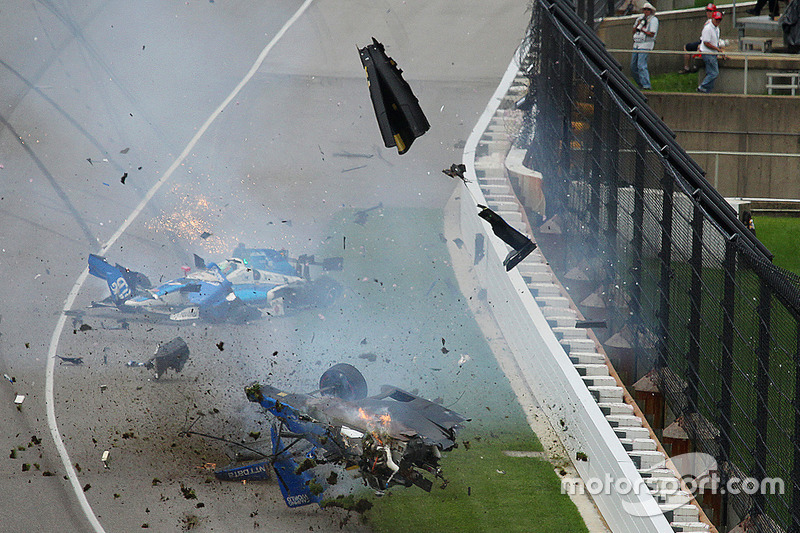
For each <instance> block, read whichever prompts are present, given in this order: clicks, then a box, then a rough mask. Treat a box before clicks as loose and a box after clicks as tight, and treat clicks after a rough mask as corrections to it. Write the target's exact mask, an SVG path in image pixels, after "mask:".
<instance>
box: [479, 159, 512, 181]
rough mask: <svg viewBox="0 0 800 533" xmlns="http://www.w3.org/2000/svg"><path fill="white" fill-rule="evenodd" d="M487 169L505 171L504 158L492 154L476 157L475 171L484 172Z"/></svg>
mask: <svg viewBox="0 0 800 533" xmlns="http://www.w3.org/2000/svg"><path fill="white" fill-rule="evenodd" d="M488 169H498V170H501V171H502V170H504V169H505V160H504V158H502V157H498V156H497V155H494V154H492V155H485V156H482V157H478V158H476V159H475V170H483V171H486V170H488ZM479 181H480V178H479Z"/></svg>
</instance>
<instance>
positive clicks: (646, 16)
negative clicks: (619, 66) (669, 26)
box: [631, 2, 658, 89]
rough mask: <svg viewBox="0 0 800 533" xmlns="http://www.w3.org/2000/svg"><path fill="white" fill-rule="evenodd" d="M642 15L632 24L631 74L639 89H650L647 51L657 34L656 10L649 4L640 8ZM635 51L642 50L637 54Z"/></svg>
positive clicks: (651, 47)
mask: <svg viewBox="0 0 800 533" xmlns="http://www.w3.org/2000/svg"><path fill="white" fill-rule="evenodd" d="M642 11H644V13H643V14H641V15H639V17H638V18H637V19H636V22H635V23H634V24H633V55H632V56H631V74H632V75H633V81H635V82H636V85H638V86H639V87H640V88H641V89H650V72H649V71H648V70H647V56H648V52H647V50H652V49H653V48H654V47H655V45H656V35H657V34H658V18H656V16H655V12H656V8H655V7H653V4H651V3H650V2H645V4H644V6H642ZM637 50H644V51H643V52H637Z"/></svg>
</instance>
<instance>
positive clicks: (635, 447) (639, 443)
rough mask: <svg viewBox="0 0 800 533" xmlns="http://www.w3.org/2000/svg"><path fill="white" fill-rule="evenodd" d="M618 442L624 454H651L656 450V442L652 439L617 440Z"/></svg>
mask: <svg viewBox="0 0 800 533" xmlns="http://www.w3.org/2000/svg"><path fill="white" fill-rule="evenodd" d="M619 441H620V442H621V443H622V447H623V448H625V451H626V452H634V451H637V452H638V451H647V452H653V451H655V450H656V441H654V440H653V439H619Z"/></svg>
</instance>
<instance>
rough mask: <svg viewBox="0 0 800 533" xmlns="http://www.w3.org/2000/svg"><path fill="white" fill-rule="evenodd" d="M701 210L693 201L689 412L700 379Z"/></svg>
mask: <svg viewBox="0 0 800 533" xmlns="http://www.w3.org/2000/svg"><path fill="white" fill-rule="evenodd" d="M703 218H704V217H703V210H702V209H700V204H698V203H697V202H696V201H695V202H694V212H693V214H692V257H691V259H689V266H690V267H691V269H692V282H691V288H690V289H689V303H690V306H691V311H690V314H689V352H688V353H687V354H686V363H687V364H686V388H687V391H686V392H687V394H686V398H687V401H688V405H687V409H688V412H690V413H696V412H698V408H697V407H698V404H697V389H698V385H699V381H700V320H701V316H702V315H701V311H702V303H703Z"/></svg>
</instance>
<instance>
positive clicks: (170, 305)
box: [89, 247, 342, 323]
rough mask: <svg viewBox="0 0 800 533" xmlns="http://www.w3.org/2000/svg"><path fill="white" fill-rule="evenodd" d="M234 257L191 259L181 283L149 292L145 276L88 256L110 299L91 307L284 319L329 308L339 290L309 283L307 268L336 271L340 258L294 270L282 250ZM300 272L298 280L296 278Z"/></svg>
mask: <svg viewBox="0 0 800 533" xmlns="http://www.w3.org/2000/svg"><path fill="white" fill-rule="evenodd" d="M234 252H236V253H240V254H241V255H242V258H240V257H234V258H231V259H226V260H224V261H221V262H220V263H208V264H206V263H205V261H204V260H203V259H202V258H200V257H198V256H197V255H195V267H196V269H197V270H195V271H194V272H190V273H187V274H186V276H184V277H182V278H177V279H174V280H170V281H167V282H166V283H163V284H161V285H159V286H158V287H152V286H151V285H150V283H149V280H147V277H146V276H144V275H143V274H141V273H139V272H133V271H131V270H129V269H126V268H125V267H123V266H121V265H120V264H116V265H111V264H110V263H108V261H106V259H105V258H103V257H101V256H99V255H95V254H90V255H89V273H90V274H92V275H94V276H97V277H98V278H101V279H104V280H106V282H107V283H108V287H109V289H111V296H110V297H109V298H108V299H107V300H106V301H104V302H100V303H93V306H114V307H116V308H117V309H119V310H121V311H129V312H136V311H140V312H144V313H145V314H150V315H154V316H159V317H168V318H169V319H170V320H176V321H182V320H196V319H205V320H209V321H212V322H221V321H226V320H227V321H231V322H237V323H242V322H248V321H250V320H255V319H258V318H261V317H262V316H264V314H268V315H283V314H285V313H287V312H290V311H296V310H299V309H304V308H308V307H315V306H318V307H325V306H329V305H331V304H332V303H333V301H334V299H335V298H336V297H337V296H338V294H339V292H340V291H341V286H340V285H339V284H338V283H337V282H336V281H335V280H333V279H332V278H330V277H327V276H321V277H319V278H317V279H316V280H311V277H310V267H311V266H314V265H320V266H322V267H323V270H326V271H328V270H341V266H342V263H341V259H338V258H333V259H328V260H325V261H323V263H316V262H315V261H314V257H313V256H301V257H300V258H298V259H297V261H296V263H297V266H295V267H293V266H292V265H291V264H290V263H289V258H288V255H287V253H286V252H285V251H278V250H272V249H269V248H257V249H252V248H251V249H248V248H244V247H238V248H237V249H236V250H234ZM301 273H302V275H301Z"/></svg>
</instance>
